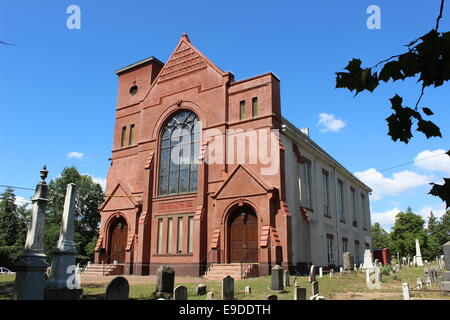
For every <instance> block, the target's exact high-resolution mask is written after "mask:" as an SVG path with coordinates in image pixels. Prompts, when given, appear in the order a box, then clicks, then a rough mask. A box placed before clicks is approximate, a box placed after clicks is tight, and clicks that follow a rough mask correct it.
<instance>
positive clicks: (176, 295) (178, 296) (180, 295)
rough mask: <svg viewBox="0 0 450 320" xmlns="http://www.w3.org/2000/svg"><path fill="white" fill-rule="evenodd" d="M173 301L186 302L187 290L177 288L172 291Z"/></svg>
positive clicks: (181, 287) (180, 287)
mask: <svg viewBox="0 0 450 320" xmlns="http://www.w3.org/2000/svg"><path fill="white" fill-rule="evenodd" d="M173 300H187V288H186V287H185V286H178V287H176V288H175V289H174V290H173Z"/></svg>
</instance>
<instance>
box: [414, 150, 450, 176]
mask: <svg viewBox="0 0 450 320" xmlns="http://www.w3.org/2000/svg"><path fill="white" fill-rule="evenodd" d="M445 152H446V150H443V149H437V150H434V151H430V150H424V151H422V152H420V153H419V154H418V155H417V156H416V157H415V158H414V161H416V162H415V165H416V167H418V168H421V169H425V170H428V171H441V172H445V173H446V174H450V157H449V156H448V155H446V154H443V153H445Z"/></svg>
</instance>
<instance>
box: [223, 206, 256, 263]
mask: <svg viewBox="0 0 450 320" xmlns="http://www.w3.org/2000/svg"><path fill="white" fill-rule="evenodd" d="M228 230H229V233H228V235H229V236H228V239H229V243H228V245H229V247H228V248H229V250H228V256H229V261H230V262H231V263H235V262H248V263H251V262H253V263H256V262H258V219H257V217H256V214H255V212H254V210H253V209H252V208H251V207H250V206H241V207H237V208H236V209H234V210H233V212H232V213H231V214H230V216H229V218H228Z"/></svg>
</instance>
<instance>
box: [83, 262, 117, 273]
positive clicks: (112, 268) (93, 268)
mask: <svg viewBox="0 0 450 320" xmlns="http://www.w3.org/2000/svg"><path fill="white" fill-rule="evenodd" d="M82 274H83V275H105V276H108V275H118V274H123V265H120V264H105V265H102V264H91V265H89V266H88V267H87V268H86V269H84V270H83V272H82Z"/></svg>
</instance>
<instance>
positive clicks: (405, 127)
mask: <svg viewBox="0 0 450 320" xmlns="http://www.w3.org/2000/svg"><path fill="white" fill-rule="evenodd" d="M443 9H444V0H441V6H440V13H439V16H438V18H437V20H436V26H435V28H434V29H432V30H431V31H430V32H428V33H427V34H425V35H423V36H421V37H419V38H417V39H416V40H413V41H411V42H410V43H409V44H407V45H406V47H407V48H408V50H407V52H405V53H402V54H398V55H394V56H392V57H390V58H388V59H385V60H383V61H380V62H378V63H377V64H375V65H374V66H372V67H361V65H362V61H361V60H360V59H355V58H354V59H352V60H351V61H350V62H349V63H348V65H347V66H346V67H345V68H344V69H345V70H347V71H345V72H337V73H336V88H346V89H348V90H350V92H353V91H355V96H356V95H357V94H358V93H360V92H363V91H370V92H373V91H374V90H375V89H376V88H377V87H378V85H379V84H380V82H385V83H387V82H389V81H390V80H392V81H393V82H395V81H398V80H404V79H406V78H412V77H418V80H417V82H419V83H421V93H420V96H419V98H418V100H417V102H416V103H415V107H414V108H411V107H408V106H405V105H403V98H402V97H401V96H399V95H397V94H395V95H394V97H392V98H391V99H390V101H391V109H392V110H393V111H394V112H393V113H392V114H391V115H390V116H389V117H387V118H386V121H387V125H388V135H389V136H390V137H391V139H392V140H393V141H397V140H400V141H402V142H404V143H408V142H409V141H410V139H411V138H412V137H413V133H412V128H413V124H414V123H416V128H415V130H416V131H419V132H421V133H423V134H424V135H425V137H426V138H427V139H429V138H432V137H441V138H442V134H441V131H440V128H439V127H438V126H437V125H436V124H435V123H434V122H432V121H431V120H429V119H428V117H431V116H433V114H434V113H433V111H432V110H431V109H430V108H429V107H428V106H421V108H419V105H420V101H421V99H422V97H423V95H424V92H425V88H428V87H434V88H436V87H440V86H442V85H443V84H444V83H445V82H447V81H449V80H450V32H439V21H440V19H441V18H442V12H443ZM448 155H449V156H450V151H449V152H448ZM432 185H433V187H432V189H431V191H430V192H429V194H431V195H434V196H437V197H440V198H441V199H442V200H443V201H445V203H446V207H447V208H448V207H450V179H448V178H444V184H443V185H439V184H432Z"/></svg>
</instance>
